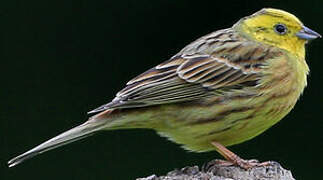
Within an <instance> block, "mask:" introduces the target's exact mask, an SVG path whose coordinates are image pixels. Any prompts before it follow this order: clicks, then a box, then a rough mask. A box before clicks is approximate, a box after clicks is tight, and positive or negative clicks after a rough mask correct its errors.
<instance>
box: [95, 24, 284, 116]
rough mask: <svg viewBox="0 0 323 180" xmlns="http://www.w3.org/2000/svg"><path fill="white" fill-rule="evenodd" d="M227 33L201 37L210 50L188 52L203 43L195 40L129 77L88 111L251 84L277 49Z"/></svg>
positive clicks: (190, 96) (153, 102)
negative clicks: (111, 95)
mask: <svg viewBox="0 0 323 180" xmlns="http://www.w3.org/2000/svg"><path fill="white" fill-rule="evenodd" d="M226 31H228V30H226ZM222 34H223V33H222ZM209 36H212V37H217V35H214V34H213V35H212V34H211V35H209ZM219 37H221V36H219ZM228 37H230V38H233V40H226V41H225V42H224V41H223V40H222V41H221V40H219V39H216V40H214V41H212V40H211V39H209V38H208V36H205V37H202V40H203V38H204V39H207V42H208V43H209V46H210V48H211V49H213V51H211V52H210V50H207V49H205V48H204V50H205V53H202V52H199V50H198V49H196V50H195V51H196V53H192V52H193V49H194V46H196V47H199V48H200V47H204V46H205V41H202V40H201V39H200V40H197V41H196V42H193V43H192V44H190V45H188V46H187V47H186V48H184V49H183V50H182V51H181V52H180V53H179V54H177V55H175V56H173V57H172V58H171V59H169V60H168V61H165V62H163V63H161V64H159V65H157V66H156V67H154V68H152V69H150V70H148V71H146V72H144V73H143V74H141V75H139V76H137V77H135V78H134V79H132V80H130V81H129V82H128V83H127V86H126V87H125V88H124V89H122V90H121V91H120V92H118V94H117V95H116V97H115V98H114V99H113V101H112V102H110V103H108V104H105V105H103V106H100V107H99V108H97V109H94V110H93V111H90V112H89V113H94V112H100V111H103V110H106V109H115V108H136V107H144V106H152V105H159V104H168V103H175V102H187V101H193V100H200V99H202V98H205V97H208V96H209V95H213V96H214V95H216V94H219V93H221V94H222V93H223V92H224V91H229V90H232V89H235V88H238V89H241V88H246V87H255V86H256V85H257V83H258V80H259V78H260V77H261V76H262V75H263V74H262V73H261V69H262V68H264V67H265V66H266V60H267V59H268V58H273V57H274V56H279V55H280V53H277V52H273V50H272V49H271V47H268V46H261V45H259V44H255V43H254V44H251V43H250V41H248V42H246V41H237V40H236V39H234V36H228ZM194 43H195V45H194ZM212 46H214V47H212ZM246 46H247V47H246Z"/></svg>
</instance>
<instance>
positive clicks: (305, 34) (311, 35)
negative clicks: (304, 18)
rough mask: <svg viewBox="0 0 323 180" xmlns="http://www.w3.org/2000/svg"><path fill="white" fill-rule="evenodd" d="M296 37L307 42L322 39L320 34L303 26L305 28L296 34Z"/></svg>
mask: <svg viewBox="0 0 323 180" xmlns="http://www.w3.org/2000/svg"><path fill="white" fill-rule="evenodd" d="M296 36H297V37H299V38H301V39H305V40H313V39H316V38H321V37H322V36H321V35H320V34H319V33H317V32H315V31H313V30H312V29H310V28H308V27H306V26H303V28H302V29H301V30H300V31H299V32H298V33H296Z"/></svg>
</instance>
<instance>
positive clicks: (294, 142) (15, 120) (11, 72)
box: [0, 0, 323, 180]
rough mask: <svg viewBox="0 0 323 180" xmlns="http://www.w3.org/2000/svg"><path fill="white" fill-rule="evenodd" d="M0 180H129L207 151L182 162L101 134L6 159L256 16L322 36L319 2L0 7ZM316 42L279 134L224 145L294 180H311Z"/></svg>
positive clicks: (178, 153)
mask: <svg viewBox="0 0 323 180" xmlns="http://www.w3.org/2000/svg"><path fill="white" fill-rule="evenodd" d="M0 7H1V8H0V21H1V25H0V29H1V40H0V42H1V48H0V49H1V51H0V52H1V56H2V58H1V60H0V62H1V85H2V86H1V88H0V107H1V111H0V118H1V121H0V123H1V126H0V133H1V134H0V138H1V139H0V142H1V147H0V152H1V156H0V168H1V170H2V172H1V173H0V179H1V180H3V179H5V180H7V179H11V180H18V179H34V180H38V179H40V180H43V179H53V180H57V179H77V180H83V179H84V180H85V179H87V180H88V179H96V180H101V179H102V180H108V179H135V178H136V177H144V176H148V175H151V174H152V173H156V174H158V175H162V174H165V173H166V172H168V171H170V170H172V169H174V168H179V167H183V166H187V165H202V164H203V163H204V162H207V161H209V160H211V159H214V158H220V155H219V154H217V153H216V152H210V153H189V152H186V151H184V150H182V149H181V148H179V146H178V145H176V144H173V143H171V142H169V141H167V140H166V139H165V138H161V137H159V136H158V135H156V134H155V132H154V131H152V130H123V131H107V132H103V133H100V134H97V135H95V136H94V137H90V138H88V139H84V140H81V141H79V142H76V143H73V144H70V145H68V146H64V147H62V148H59V149H56V150H53V151H51V152H48V153H45V154H42V155H40V156H37V157H35V158H33V159H31V160H28V161H26V162H25V163H23V164H21V165H18V166H17V167H14V168H10V169H9V168H7V167H6V166H7V165H6V162H7V161H8V160H9V159H10V158H12V157H14V156H16V155H18V154H20V153H22V152H24V151H26V150H29V149H30V148H32V147H34V146H35V145H38V144H39V143H41V142H43V141H45V140H47V139H49V138H51V137H53V136H55V135H57V134H58V133H61V132H63V131H65V130H67V129H69V128H71V127H74V126H76V125H78V124H80V123H82V122H84V121H85V120H86V119H87V117H88V116H87V114H86V112H87V111H89V110H92V109H93V108H96V107H97V106H99V105H101V104H104V103H107V102H109V101H110V100H111V99H112V98H113V97H114V95H115V94H116V93H117V91H118V90H120V89H121V88H122V87H124V85H125V83H126V82H127V81H128V80H130V79H131V78H132V77H134V76H136V75H137V74H139V73H141V72H143V71H145V70H147V69H149V68H151V67H153V66H155V65H157V64H158V63H160V62H162V61H164V60H166V59H167V58H169V57H171V56H172V55H174V54H175V53H176V52H178V51H179V50H180V49H181V48H182V47H184V46H185V45H186V44H188V43H189V42H191V41H193V40H194V39H196V38H198V37H200V36H202V35H204V34H206V33H209V32H211V31H214V30H217V29H222V28H227V27H230V26H231V25H232V24H233V23H235V22H236V21H237V20H239V19H240V18H241V17H243V16H246V15H250V14H251V13H254V12H256V11H258V10H259V9H261V8H263V7H275V8H280V9H284V10H287V11H289V12H291V13H293V14H295V15H296V16H298V17H299V18H300V19H301V20H302V21H303V22H304V23H305V24H306V25H307V26H308V27H310V28H312V29H314V30H316V31H317V32H320V33H321V34H322V33H323V22H322V18H323V1H321V0H316V1H303V0H302V1H295V0H290V1H277V0H276V1H274V0H273V1H270V0H257V1H231V0H230V1H229V0H225V1H223V2H221V1H216V0H210V1H204V0H198V1H186V0H177V1H174V0H167V1H166V0H164V1H157V0H155V1H151V0H140V1H137V0H127V1H126V0H123V1H121V0H119V1H117V0H113V1H112V0H110V1H109V0H105V1H90V0H83V1H14V0H12V1H9V0H8V1H1V4H0ZM322 48H323V41H322V40H316V41H314V42H312V43H311V44H309V45H308V47H307V59H308V60H307V62H308V64H309V66H310V68H311V73H310V76H309V82H308V88H306V90H305V92H304V94H303V96H302V97H301V100H300V101H299V102H298V104H297V105H296V107H295V108H294V110H293V111H292V112H291V113H290V114H289V115H288V116H287V117H286V118H284V119H283V120H282V121H281V122H280V123H279V124H278V125H275V126H274V127H273V128H271V129H270V130H268V131H266V132H265V133H263V134H262V135H260V136H258V137H257V138H254V139H253V140H251V141H248V142H245V143H243V144H240V145H236V146H233V147H231V149H232V150H233V151H234V152H236V153H238V154H239V155H241V156H242V157H245V158H257V159H259V160H261V161H264V160H276V161H279V162H280V163H281V164H282V165H283V166H284V167H285V168H287V169H291V170H292V171H293V174H294V176H295V178H296V179H322V178H323V172H322V160H323V157H322V152H323V135H322V129H323V123H322V106H321V104H322V96H323V95H322V93H321V92H322V90H321V88H322V80H323V79H322V77H323V71H322V65H323V62H322V58H321V53H322Z"/></svg>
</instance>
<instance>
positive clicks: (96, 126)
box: [8, 121, 105, 167]
mask: <svg viewBox="0 0 323 180" xmlns="http://www.w3.org/2000/svg"><path fill="white" fill-rule="evenodd" d="M104 127H105V123H104V122H102V121H87V122H85V123H84V124H81V125H79V126H77V127H74V128H72V129H70V130H68V131H66V132H64V133H62V134H60V135H58V136H56V137H54V138H52V139H50V140H48V141H46V142H44V143H42V144H40V145H38V146H36V147H35V148H33V149H31V150H29V151H27V152H25V153H23V154H21V155H19V156H17V157H15V158H13V159H11V160H10V161H8V165H9V167H13V166H15V165H17V164H20V163H21V162H23V161H25V160H27V159H30V158H32V157H34V156H36V155H38V154H41V153H43V152H46V151H49V150H51V149H55V148H57V147H60V146H63V145H66V144H69V143H71V142H74V141H77V140H79V139H82V138H85V137H87V136H90V135H92V134H93V133H94V132H96V131H99V130H102V129H103V128H104Z"/></svg>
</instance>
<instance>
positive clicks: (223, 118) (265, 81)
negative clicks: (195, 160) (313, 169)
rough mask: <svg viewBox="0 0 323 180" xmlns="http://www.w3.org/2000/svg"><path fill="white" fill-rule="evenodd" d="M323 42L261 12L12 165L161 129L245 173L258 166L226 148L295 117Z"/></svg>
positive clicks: (286, 18) (290, 20)
mask: <svg viewBox="0 0 323 180" xmlns="http://www.w3.org/2000/svg"><path fill="white" fill-rule="evenodd" d="M318 37H321V35H319V34H318V33H316V32H314V31H312V30H311V29H309V28H307V27H305V26H304V25H303V23H302V22H301V21H300V20H299V19H297V18H296V17H295V16H294V15H292V14H290V13H288V12H285V11H282V10H277V9H269V8H268V9H267V8H266V9H262V10H260V11H258V12H256V13H255V14H252V15H250V16H247V17H244V18H242V19H241V20H239V21H238V22H237V23H236V24H234V25H233V26H232V27H231V28H228V29H223V30H219V31H215V32H212V33H210V34H208V35H206V36H203V37H201V38H199V39H197V40H196V41H194V42H192V43H191V44H189V45H187V46H186V47H185V48H184V49H182V50H181V51H180V52H179V53H177V54H176V55H175V56H173V57H172V58H170V59H169V60H167V61H165V62H163V63H161V64H159V65H158V66H156V67H154V68H152V69H150V70H148V71H146V72H144V73H143V74H141V75H139V76H137V77H136V78H134V79H132V80H131V81H129V82H128V83H127V86H126V87H125V88H124V89H122V90H121V91H120V92H119V93H118V94H117V96H116V97H115V98H114V99H113V101H112V102H110V103H108V104H105V105H103V106H101V107H99V108H97V109H95V110H93V111H91V112H89V113H97V114H96V115H94V116H92V117H90V118H89V120H88V121H87V122H85V123H84V124H82V125H80V126H77V127H75V128H73V129H71V130H69V131H66V132H64V133H62V134H60V135H58V136H57V137H54V138H52V139H50V140H48V141H46V142H44V143H43V144H40V145H39V146H37V147H35V148H34V149H31V150H30V151H28V152H26V153H24V154H22V155H20V156H18V157H16V158H14V159H12V160H10V161H9V162H8V163H9V166H14V165H16V164H18V163H21V162H22V161H24V160H26V159H28V158H31V157H33V156H35V155H37V154H40V153H42V152H45V151H48V150H50V149H54V148H56V147H59V146H62V145H64V144H67V143H70V142H72V141H75V140H78V139H80V138H84V137H86V136H89V135H91V134H93V133H95V132H97V131H100V130H115V129H128V128H151V129H155V130H156V131H157V132H158V133H159V134H160V135H162V136H165V137H168V138H169V139H170V140H172V141H174V142H176V143H179V144H181V145H182V146H183V148H185V149H187V150H190V151H196V152H203V151H212V150H217V151H218V152H219V153H220V154H222V155H223V156H224V157H225V158H226V159H227V162H230V163H231V164H235V165H239V166H241V167H243V168H250V167H252V166H255V165H259V163H257V162H254V161H247V160H243V159H241V158H239V157H238V156H237V155H235V154H234V153H232V152H231V151H229V150H228V149H226V148H225V146H230V145H233V144H237V143H241V142H244V141H246V140H249V139H251V138H253V137H255V136H257V135H259V134H260V133H262V132H263V131H265V130H266V129H268V128H269V127H271V126H272V125H274V124H275V123H277V122H278V121H279V120H281V119H282V118H283V117H284V116H286V114H287V113H289V112H290V111H291V109H292V108H293V107H294V105H295V103H296V101H297V99H298V98H299V96H300V95H301V94H302V92H303V90H304V87H305V86H306V76H307V74H308V72H309V69H308V66H307V64H306V61H305V47H304V46H305V44H306V43H307V41H308V40H312V39H315V38H318Z"/></svg>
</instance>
